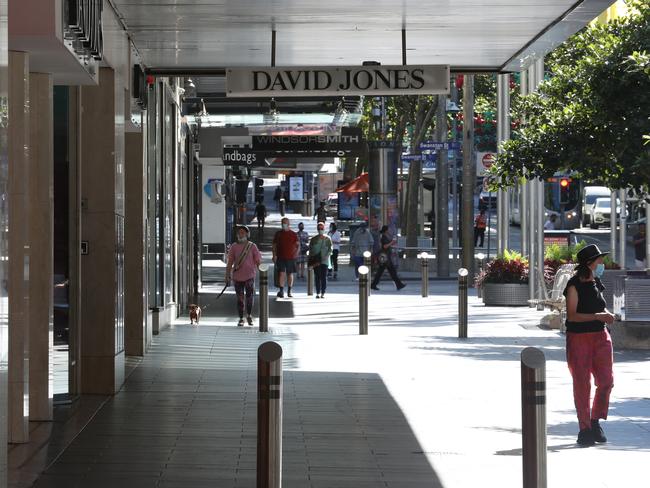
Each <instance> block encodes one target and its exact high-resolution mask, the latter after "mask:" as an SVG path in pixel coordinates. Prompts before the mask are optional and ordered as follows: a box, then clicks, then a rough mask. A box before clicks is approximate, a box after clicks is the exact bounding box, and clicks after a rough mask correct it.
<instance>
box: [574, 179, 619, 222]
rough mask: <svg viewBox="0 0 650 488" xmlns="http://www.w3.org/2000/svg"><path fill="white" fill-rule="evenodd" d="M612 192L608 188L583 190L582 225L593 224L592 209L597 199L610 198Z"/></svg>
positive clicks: (586, 188) (587, 188)
mask: <svg viewBox="0 0 650 488" xmlns="http://www.w3.org/2000/svg"><path fill="white" fill-rule="evenodd" d="M611 194H612V190H610V189H609V188H607V187H606V186H585V187H584V188H583V190H582V208H581V211H582V225H589V224H591V209H592V208H593V206H594V203H596V199H597V198H606V197H607V198H609V197H610V195H611Z"/></svg>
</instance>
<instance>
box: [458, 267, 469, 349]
mask: <svg viewBox="0 0 650 488" xmlns="http://www.w3.org/2000/svg"><path fill="white" fill-rule="evenodd" d="M468 274H469V272H468V271H467V270H466V269H465V268H460V269H459V270H458V337H459V338H461V339H466V338H467V275H468Z"/></svg>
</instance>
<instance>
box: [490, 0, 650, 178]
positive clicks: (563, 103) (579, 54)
mask: <svg viewBox="0 0 650 488" xmlns="http://www.w3.org/2000/svg"><path fill="white" fill-rule="evenodd" d="M629 4H630V6H631V7H632V9H631V14H630V15H629V16H628V17H625V18H620V19H615V20H613V21H610V22H608V23H606V24H599V23H595V24H593V25H589V26H587V27H586V28H585V29H583V30H582V31H581V32H579V33H577V34H576V35H574V36H572V37H571V38H569V39H568V40H567V41H566V42H565V43H564V44H562V45H561V46H560V47H559V48H558V49H556V50H555V51H553V52H552V53H551V54H550V55H549V56H548V57H547V60H546V61H547V70H548V75H549V76H547V79H546V80H545V81H543V82H542V83H541V84H540V86H539V89H538V91H537V92H535V93H532V94H530V95H527V96H525V97H523V98H522V100H521V103H520V104H519V105H518V110H517V112H518V113H516V114H515V117H523V118H524V119H525V121H526V124H525V125H524V126H522V127H521V128H520V130H519V131H518V134H517V137H516V138H513V139H512V140H510V141H508V142H506V143H505V144H504V152H503V153H502V154H500V155H499V157H498V159H497V162H496V164H495V165H493V166H492V169H491V172H492V174H493V176H495V179H494V181H495V183H496V185H497V186H510V185H512V184H514V183H515V182H516V181H518V180H519V179H521V178H522V177H524V176H527V177H529V178H533V177H539V178H548V177H551V176H552V175H553V174H554V173H555V172H558V171H575V172H577V173H579V174H580V175H581V176H582V177H583V178H584V179H586V180H591V181H599V182H601V183H603V184H605V185H607V186H609V187H611V188H627V187H631V188H634V189H642V188H643V187H644V186H645V187H647V186H648V185H650V145H647V144H645V142H646V140H647V139H644V136H647V135H648V134H650V68H649V66H650V63H649V58H648V55H649V53H650V4H648V3H647V2H644V1H636V0H631V1H630V2H629Z"/></svg>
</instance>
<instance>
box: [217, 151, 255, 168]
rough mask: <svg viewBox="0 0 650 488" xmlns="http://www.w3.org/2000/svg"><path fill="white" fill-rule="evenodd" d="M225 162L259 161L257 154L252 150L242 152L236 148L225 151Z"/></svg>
mask: <svg viewBox="0 0 650 488" xmlns="http://www.w3.org/2000/svg"><path fill="white" fill-rule="evenodd" d="M222 159H223V162H224V164H225V163H237V164H247V165H252V164H255V163H256V162H257V154H255V153H252V152H240V151H237V150H236V149H235V150H230V151H224V153H223V158H222Z"/></svg>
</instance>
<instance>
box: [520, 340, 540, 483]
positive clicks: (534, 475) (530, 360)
mask: <svg viewBox="0 0 650 488" xmlns="http://www.w3.org/2000/svg"><path fill="white" fill-rule="evenodd" d="M521 426H522V429H521V435H522V463H523V477H524V483H523V488H546V358H545V357H544V353H543V352H542V351H540V350H539V349H537V348H535V347H527V348H526V349H524V350H523V351H522V352H521Z"/></svg>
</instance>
